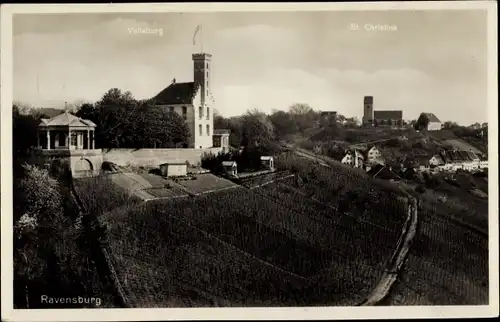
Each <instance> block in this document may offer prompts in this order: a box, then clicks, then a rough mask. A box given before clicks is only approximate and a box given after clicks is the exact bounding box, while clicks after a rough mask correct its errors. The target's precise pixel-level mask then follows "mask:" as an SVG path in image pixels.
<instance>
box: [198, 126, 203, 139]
mask: <svg viewBox="0 0 500 322" xmlns="http://www.w3.org/2000/svg"><path fill="white" fill-rule="evenodd" d="M198 130H199V132H200V136H201V135H203V127H202V126H201V124H200V125H198Z"/></svg>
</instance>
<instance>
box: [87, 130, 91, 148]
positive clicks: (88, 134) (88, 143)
mask: <svg viewBox="0 0 500 322" xmlns="http://www.w3.org/2000/svg"><path fill="white" fill-rule="evenodd" d="M87 149H89V150H90V149H91V147H90V130H87Z"/></svg>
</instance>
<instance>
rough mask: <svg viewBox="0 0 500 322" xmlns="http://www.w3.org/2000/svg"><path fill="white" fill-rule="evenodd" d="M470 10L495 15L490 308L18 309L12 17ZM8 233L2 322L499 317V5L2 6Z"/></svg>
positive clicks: (491, 24)
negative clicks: (14, 249)
mask: <svg viewBox="0 0 500 322" xmlns="http://www.w3.org/2000/svg"><path fill="white" fill-rule="evenodd" d="M417 9H418V10H422V9H434V10H469V9H483V10H487V12H488V108H489V114H488V116H489V120H490V122H489V151H488V152H489V165H490V166H489V179H490V180H489V196H490V199H489V212H490V213H489V234H490V240H489V250H490V251H489V259H490V263H489V264H490V265H489V269H490V281H489V286H490V295H489V300H490V304H489V305H488V306H399V307H395V306H393V307H356V308H350V307H309V308H298V307H295V308H192V309H185V308H183V309H87V310H80V309H64V310H57V309H52V310H49V309H47V310H13V309H12V307H13V298H12V275H13V272H12V259H13V258H12V251H11V250H12V189H11V187H12V121H11V120H12V109H11V106H12V81H13V77H12V14H14V13H106V12H107V13H118V12H119V13H125V12H131V13H138V12H211V11H212V12H213V11H219V12H220V11H226V12H229V11H327V10H328V11H330V10H331V11H342V10H344V11H347V10H349V11H366V10H373V11H380V10H417ZM0 30H1V38H0V40H1V47H0V48H1V59H0V62H1V69H0V71H1V83H0V84H1V96H0V97H1V105H0V106H2V107H3V108H1V111H0V112H1V120H2V122H1V126H0V129H1V140H2V141H1V163H0V165H1V180H2V181H1V183H2V184H1V206H2V216H1V227H2V234H1V235H2V257H1V259H2V270H1V276H2V293H1V295H2V296H1V298H2V301H1V302H2V303H1V305H2V311H1V312H2V314H1V315H2V319H4V320H5V321H82V320H83V319H84V320H86V321H106V320H110V321H112V320H118V321H139V320H149V321H154V320H204V319H210V320H214V319H220V320H246V319H268V320H299V319H301V320H303V319H318V320H320V319H379V318H387V319H396V318H431V317H432V318H449V317H457V318H459V317H460V318H464V317H492V316H498V314H499V303H498V301H499V298H498V289H499V283H498V271H499V269H498V242H499V241H498V199H497V196H498V141H497V138H498V123H497V120H498V110H497V107H498V92H497V88H498V86H497V85H498V83H497V77H498V69H497V66H498V61H497V52H496V49H497V5H496V2H494V1H469V2H467V1H453V2H448V1H446V2H444V1H443V2H426V1H421V2H379V3H259V4H256V3H197V4H194V3H185V4H184V3H175V4H163V3H149V4H148V3H142V4H74V5H67V4H38V5H31V4H29V5H28V4H27V5H23V4H12V5H10V4H8V5H2V6H1V28H0Z"/></svg>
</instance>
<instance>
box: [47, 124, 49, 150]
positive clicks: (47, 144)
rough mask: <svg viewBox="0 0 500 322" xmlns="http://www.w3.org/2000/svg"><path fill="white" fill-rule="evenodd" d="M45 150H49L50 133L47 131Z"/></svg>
mask: <svg viewBox="0 0 500 322" xmlns="http://www.w3.org/2000/svg"><path fill="white" fill-rule="evenodd" d="M47 150H50V131H49V129H47Z"/></svg>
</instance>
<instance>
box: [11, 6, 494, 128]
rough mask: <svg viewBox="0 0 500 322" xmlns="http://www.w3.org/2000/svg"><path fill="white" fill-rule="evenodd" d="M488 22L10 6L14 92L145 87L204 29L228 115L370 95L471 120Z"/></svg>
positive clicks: (221, 108) (185, 59)
mask: <svg viewBox="0 0 500 322" xmlns="http://www.w3.org/2000/svg"><path fill="white" fill-rule="evenodd" d="M198 24H202V26H203V27H202V30H203V31H202V33H199V34H198V35H197V44H196V45H193V33H194V30H195V28H196V26H197V25H198ZM354 25H357V30H353V26H354ZM377 26H378V27H377ZM138 28H142V30H143V31H144V30H146V29H149V30H150V31H154V30H157V32H156V33H144V32H140V30H139V32H135V33H134V30H138ZM486 28H487V26H486V11H483V10H467V11H466V10H460V11H452V10H450V11H443V10H438V11H430V10H419V11H415V10H413V11H410V10H408V11H351V12H348V11H330V12H326V11H325V12H305V11H300V12H281V13H280V12H267V13H263V12H253V13H252V12H220V13H137V14H135V13H121V14H95V13H86V14H58V15H54V14H51V15H46V14H23V15H20V14H17V15H15V16H14V18H13V31H14V36H13V37H14V38H13V50H14V55H13V57H14V66H13V71H14V93H13V95H14V96H13V99H14V100H15V101H20V102H22V103H25V104H30V105H36V106H44V107H55V108H63V107H64V102H65V101H67V102H68V103H70V104H71V103H73V102H83V101H86V102H94V101H97V100H99V98H100V97H101V96H102V95H103V94H104V93H105V92H106V91H108V90H109V89H110V88H119V89H121V90H122V91H126V90H128V91H131V92H132V94H133V95H134V97H136V98H137V99H145V98H151V97H153V96H154V95H156V94H157V93H158V92H160V91H161V90H162V89H163V88H165V87H166V86H168V85H169V84H170V83H171V81H172V79H173V78H176V80H177V81H178V82H184V81H192V80H193V76H192V75H193V62H192V57H191V54H192V53H194V52H199V51H201V48H200V47H201V45H200V43H201V38H202V39H203V51H204V52H208V53H210V54H212V55H213V57H212V72H211V73H212V89H211V90H212V93H213V95H214V97H215V100H216V103H215V109H216V110H217V111H218V112H219V113H220V114H222V115H224V116H226V117H229V116H235V115H241V114H243V113H245V112H246V111H247V110H248V109H254V108H256V109H259V110H261V111H264V112H271V111H272V110H287V109H288V108H289V106H291V105H292V104H294V103H306V104H309V105H310V106H311V107H312V108H313V109H315V110H321V111H337V112H338V113H340V114H343V115H345V116H347V117H358V118H361V117H362V113H363V96H365V95H370V96H373V97H374V109H375V110H403V117H404V119H408V120H410V119H415V118H417V117H418V115H419V114H420V113H421V112H431V113H434V114H436V116H437V117H438V118H439V119H441V121H443V122H444V121H448V120H450V121H455V122H458V123H460V124H465V125H468V124H472V123H474V122H485V121H487V39H486V37H487V33H486Z"/></svg>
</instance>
